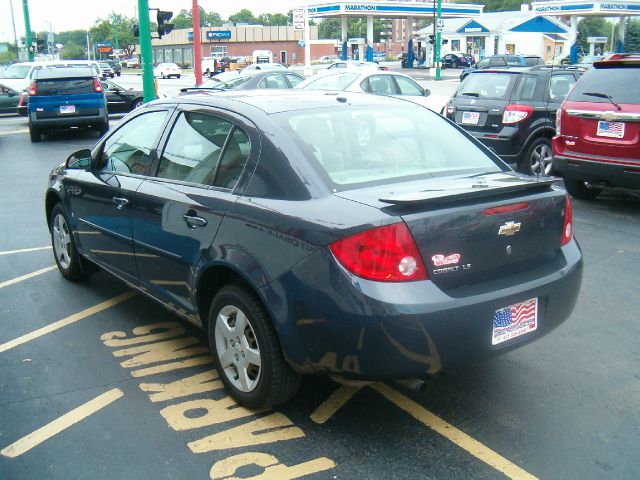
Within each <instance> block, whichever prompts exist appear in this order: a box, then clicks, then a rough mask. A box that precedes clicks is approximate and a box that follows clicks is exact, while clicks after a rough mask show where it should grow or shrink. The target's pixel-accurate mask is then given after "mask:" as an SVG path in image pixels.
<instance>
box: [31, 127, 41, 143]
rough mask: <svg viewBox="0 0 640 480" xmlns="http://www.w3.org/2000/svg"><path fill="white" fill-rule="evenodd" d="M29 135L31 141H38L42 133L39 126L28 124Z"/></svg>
mask: <svg viewBox="0 0 640 480" xmlns="http://www.w3.org/2000/svg"><path fill="white" fill-rule="evenodd" d="M29 137H30V138H31V141H32V142H39V141H40V140H41V139H42V133H40V129H39V128H36V127H34V126H33V125H29Z"/></svg>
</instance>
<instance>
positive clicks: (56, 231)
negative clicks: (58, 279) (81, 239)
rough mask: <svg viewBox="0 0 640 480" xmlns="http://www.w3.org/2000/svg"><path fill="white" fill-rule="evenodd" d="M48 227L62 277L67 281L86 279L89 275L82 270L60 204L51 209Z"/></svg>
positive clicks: (71, 234) (74, 243) (65, 216)
mask: <svg viewBox="0 0 640 480" xmlns="http://www.w3.org/2000/svg"><path fill="white" fill-rule="evenodd" d="M49 225H50V228H49V230H50V233H51V246H52V247H53V256H54V258H55V260H56V265H57V266H58V270H60V273H61V274H62V276H63V277H64V278H66V279H67V280H80V279H82V278H85V277H87V276H88V275H89V274H88V273H87V272H85V271H83V269H82V265H81V259H80V254H79V253H78V249H77V248H76V242H75V240H74V239H73V233H71V228H70V227H69V221H68V219H67V214H66V213H65V211H64V209H63V208H62V204H60V203H58V204H56V206H55V207H53V210H52V212H51V219H50V221H49Z"/></svg>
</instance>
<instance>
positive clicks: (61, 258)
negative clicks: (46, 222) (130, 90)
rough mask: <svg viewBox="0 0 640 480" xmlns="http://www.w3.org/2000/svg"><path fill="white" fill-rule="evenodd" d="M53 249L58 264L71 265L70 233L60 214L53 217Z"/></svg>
mask: <svg viewBox="0 0 640 480" xmlns="http://www.w3.org/2000/svg"><path fill="white" fill-rule="evenodd" d="M53 249H54V253H55V255H56V258H57V259H58V262H59V263H60V266H61V267H62V268H64V269H65V270H66V269H68V268H69V267H70V266H71V233H70V232H69V227H68V226H67V222H66V221H65V219H64V217H63V216H62V215H61V214H58V215H56V217H55V218H54V219H53Z"/></svg>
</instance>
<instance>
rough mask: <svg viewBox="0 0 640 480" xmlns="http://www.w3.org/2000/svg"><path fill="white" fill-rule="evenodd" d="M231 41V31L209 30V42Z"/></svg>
mask: <svg viewBox="0 0 640 480" xmlns="http://www.w3.org/2000/svg"><path fill="white" fill-rule="evenodd" d="M229 39H231V30H208V31H207V40H229Z"/></svg>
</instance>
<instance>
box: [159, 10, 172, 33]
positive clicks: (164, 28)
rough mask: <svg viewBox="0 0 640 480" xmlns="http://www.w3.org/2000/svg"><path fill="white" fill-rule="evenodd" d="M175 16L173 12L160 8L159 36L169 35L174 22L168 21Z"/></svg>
mask: <svg viewBox="0 0 640 480" xmlns="http://www.w3.org/2000/svg"><path fill="white" fill-rule="evenodd" d="M171 17H173V12H164V11H162V10H158V16H157V20H158V38H162V36H163V35H167V34H168V33H169V32H171V30H173V23H166V22H168V21H169V20H171Z"/></svg>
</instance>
